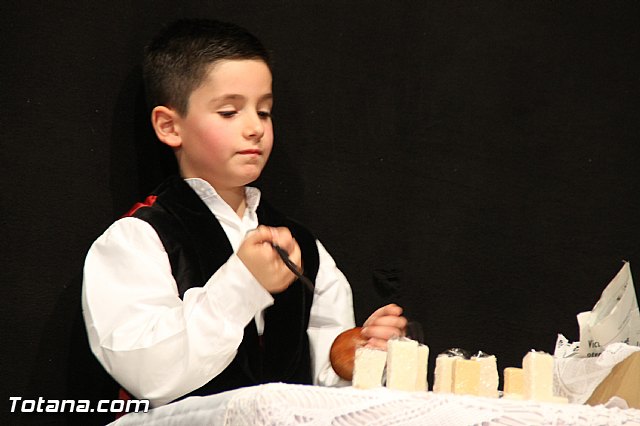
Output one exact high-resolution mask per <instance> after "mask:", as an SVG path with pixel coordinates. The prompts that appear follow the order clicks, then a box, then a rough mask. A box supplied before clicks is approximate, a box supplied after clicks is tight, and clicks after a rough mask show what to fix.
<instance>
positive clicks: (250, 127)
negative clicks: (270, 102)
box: [244, 114, 264, 140]
mask: <svg viewBox="0 0 640 426" xmlns="http://www.w3.org/2000/svg"><path fill="white" fill-rule="evenodd" d="M262 135H264V123H262V120H260V117H259V116H258V115H257V114H250V116H249V117H248V118H247V120H246V123H245V128H244V136H245V137H246V138H247V139H257V140H260V139H261V138H262Z"/></svg>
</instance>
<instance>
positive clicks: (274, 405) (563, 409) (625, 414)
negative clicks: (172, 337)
mask: <svg viewBox="0 0 640 426" xmlns="http://www.w3.org/2000/svg"><path fill="white" fill-rule="evenodd" d="M112 425H114V426H127V425H163V426H164V425H233V426H236V425H240V426H241V425H249V426H259V425H265V426H266V425H308V426H312V425H313V426H320V425H327V426H328V425H335V426H342V425H350V426H351V425H362V426H365V425H366V426H376V425H379V426H382V425H384V426H387V425H416V426H430V425H446V426H457V425H460V426H471V425H479V426H494V425H496V426H516V425H523V426H536V425H558V426H569V425H571V426H578V425H585V426H586V425H589V426H595V425H599V426H617V425H626V426H632V425H633V426H640V410H636V409H621V408H617V407H614V408H607V407H605V406H602V405H599V406H596V407H591V406H588V405H578V404H551V403H538V402H534V401H515V400H507V399H492V398H479V397H473V396H461V395H451V394H434V393H432V392H411V393H410V392H401V391H392V390H389V389H386V388H380V389H376V390H367V391H363V390H359V389H354V388H351V387H348V388H326V387H318V386H303V385H287V384H282V383H272V384H267V385H262V386H255V387H249V388H242V389H237V390H234V391H230V392H225V393H222V394H218V395H211V396H207V397H193V398H188V399H185V400H183V401H179V402H175V403H172V404H169V405H166V406H163V407H159V408H156V409H153V410H151V411H149V412H148V413H132V414H127V415H126V416H124V417H122V418H121V419H120V420H118V421H117V422H114V423H112Z"/></svg>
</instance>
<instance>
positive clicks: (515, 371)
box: [504, 367, 524, 398]
mask: <svg viewBox="0 0 640 426" xmlns="http://www.w3.org/2000/svg"><path fill="white" fill-rule="evenodd" d="M523 379H524V377H523V371H522V368H517V367H507V368H505V369H504V397H505V398H507V397H511V396H513V395H520V397H523V396H524V383H523ZM514 398H515V397H514Z"/></svg>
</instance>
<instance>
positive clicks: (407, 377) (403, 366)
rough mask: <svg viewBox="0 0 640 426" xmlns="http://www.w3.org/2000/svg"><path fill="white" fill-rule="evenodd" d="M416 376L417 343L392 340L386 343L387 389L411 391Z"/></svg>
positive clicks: (414, 385) (414, 384)
mask: <svg viewBox="0 0 640 426" xmlns="http://www.w3.org/2000/svg"><path fill="white" fill-rule="evenodd" d="M417 375H418V342H417V341H415V340H410V339H394V340H389V341H388V342H387V387H388V388H390V389H397V390H404V391H413V390H415V387H416V377H417Z"/></svg>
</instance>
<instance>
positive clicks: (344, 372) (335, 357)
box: [329, 327, 367, 380]
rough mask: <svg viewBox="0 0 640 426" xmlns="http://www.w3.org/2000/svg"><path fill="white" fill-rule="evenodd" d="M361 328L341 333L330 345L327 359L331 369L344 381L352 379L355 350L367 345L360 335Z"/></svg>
mask: <svg viewBox="0 0 640 426" xmlns="http://www.w3.org/2000/svg"><path fill="white" fill-rule="evenodd" d="M361 331H362V327H355V328H352V329H350V330H346V331H343V332H342V333H340V334H339V335H338V337H336V339H335V340H334V341H333V344H332V345H331V352H330V355H329V359H330V360H331V367H333V369H334V371H335V372H336V373H337V374H338V376H340V377H342V378H343V379H345V380H351V379H352V378H353V364H354V360H355V357H356V348H357V347H358V346H363V345H365V344H366V343H367V340H366V339H363V338H362V336H361V335H360V332H361Z"/></svg>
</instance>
